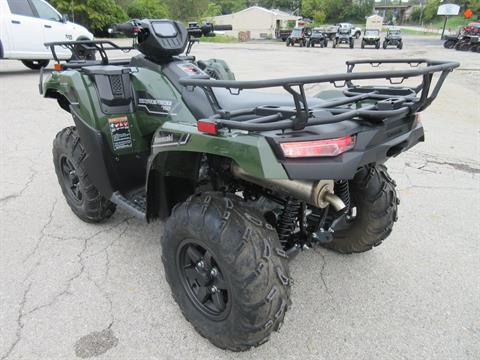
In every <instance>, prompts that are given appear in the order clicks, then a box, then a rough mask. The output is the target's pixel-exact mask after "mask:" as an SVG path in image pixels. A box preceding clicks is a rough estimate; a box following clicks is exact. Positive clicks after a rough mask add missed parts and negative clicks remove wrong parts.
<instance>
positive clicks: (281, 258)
mask: <svg viewBox="0 0 480 360" xmlns="http://www.w3.org/2000/svg"><path fill="white" fill-rule="evenodd" d="M162 260H163V264H164V267H165V275H166V278H167V281H168V283H169V284H170V288H171V290H172V294H173V297H174V299H175V301H176V302H177V303H178V305H179V306H180V309H181V310H182V313H183V315H184V316H185V318H186V319H187V320H188V321H189V322H190V323H191V324H192V325H193V326H194V327H195V329H196V330H197V331H198V332H199V333H200V334H201V335H202V336H204V337H205V338H207V339H208V340H210V341H211V342H212V343H213V344H214V345H215V346H217V347H219V348H222V349H228V350H232V351H244V350H248V349H249V348H251V347H253V346H258V345H260V344H263V343H264V342H266V341H267V340H268V339H269V337H270V334H271V333H272V332H273V331H274V330H278V329H279V328H280V325H281V324H282V322H283V319H284V316H285V311H286V310H287V308H288V306H289V305H290V299H289V297H290V286H289V285H290V278H289V272H288V264H287V259H286V255H285V252H284V251H283V249H282V246H281V244H280V241H279V240H278V236H277V233H276V231H275V230H274V229H273V227H271V226H270V225H269V224H268V223H266V222H265V221H264V220H263V217H262V215H261V214H259V213H258V214H257V213H256V212H255V211H253V210H251V209H247V208H245V207H243V206H242V205H241V203H240V202H239V201H238V200H237V199H236V198H235V197H233V196H230V197H223V196H221V195H219V194H215V193H206V194H200V195H194V196H192V197H190V198H189V199H188V200H187V201H186V202H184V203H182V204H178V205H177V206H175V208H174V210H173V213H172V216H171V217H170V218H169V219H168V221H167V223H166V224H165V232H164V236H163V239H162ZM212 274H214V275H212ZM213 287H214V288H213Z"/></svg>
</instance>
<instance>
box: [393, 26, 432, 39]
mask: <svg viewBox="0 0 480 360" xmlns="http://www.w3.org/2000/svg"><path fill="white" fill-rule="evenodd" d="M384 30H385V29H384ZM385 31H386V30H385ZM401 31H402V33H404V34H411V35H427V36H437V37H438V36H439V34H437V33H433V32H425V31H419V30H413V29H405V28H403V29H402V30H401Z"/></svg>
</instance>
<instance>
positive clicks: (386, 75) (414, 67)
mask: <svg viewBox="0 0 480 360" xmlns="http://www.w3.org/2000/svg"><path fill="white" fill-rule="evenodd" d="M361 64H362V65H363V64H367V65H368V64H370V65H371V66H372V67H375V68H377V67H380V66H381V65H382V64H408V65H409V66H410V68H409V69H406V70H392V71H371V72H354V71H353V70H354V68H355V66H356V65H361ZM346 65H347V72H346V73H343V74H331V75H318V76H303V77H292V78H284V79H272V80H260V81H231V80H206V79H200V78H195V77H189V78H181V79H180V80H179V81H180V83H181V84H182V85H184V86H187V87H191V88H193V87H199V88H201V89H203V91H204V92H205V93H206V94H207V97H208V99H209V101H210V104H211V105H212V107H213V108H214V110H215V112H216V114H215V115H213V116H212V117H210V119H209V120H210V121H212V122H213V123H215V124H216V125H217V127H218V128H226V129H239V130H246V131H271V130H286V129H294V130H301V129H303V128H305V127H306V126H312V125H321V124H331V123H337V122H341V121H344V120H368V121H373V122H380V121H383V120H385V119H387V118H395V119H397V118H400V117H405V116H408V115H411V114H414V113H416V112H419V111H422V110H424V109H425V108H427V107H428V106H429V105H430V104H431V103H432V101H433V100H434V99H435V97H436V96H437V95H438V92H439V91H440V88H441V87H442V85H443V82H444V80H445V78H446V77H447V75H448V73H450V72H451V71H452V70H453V69H455V68H457V67H458V66H460V64H459V63H457V62H445V61H431V60H427V59H410V60H403V59H402V60H355V61H347V62H346ZM435 74H437V75H438V78H434V75H435ZM416 77H418V78H420V79H421V82H420V83H419V84H418V85H417V86H414V87H407V86H398V85H400V84H402V83H403V82H404V80H406V79H409V78H416ZM373 79H386V80H388V81H389V82H390V85H392V86H360V85H355V84H354V83H353V81H355V80H373ZM319 83H332V84H333V85H334V86H335V87H336V88H345V89H344V91H343V95H344V96H343V97H339V98H338V99H333V100H329V101H325V102H324V103H322V104H320V105H315V106H312V107H309V105H308V100H307V99H308V98H307V96H306V94H305V85H307V84H319ZM395 85H396V86H395ZM274 87H282V88H283V89H284V90H285V91H287V92H288V93H290V94H291V95H292V97H293V102H294V104H295V108H293V107H279V106H271V105H269V104H265V105H263V106H257V107H255V108H249V109H241V110H232V111H229V110H228V109H222V108H221V107H220V105H219V103H218V101H217V99H216V97H215V93H214V91H213V88H225V89H228V90H229V91H230V92H231V93H232V94H239V93H240V91H242V90H246V89H262V88H274ZM431 89H432V90H431ZM430 90H431V91H430Z"/></svg>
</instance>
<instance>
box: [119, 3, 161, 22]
mask: <svg viewBox="0 0 480 360" xmlns="http://www.w3.org/2000/svg"><path fill="white" fill-rule="evenodd" d="M127 14H128V17H129V18H130V19H145V18H148V19H164V18H167V17H168V16H167V8H166V7H165V6H164V5H163V4H160V2H158V1H157V0H134V1H133V2H132V3H131V4H130V5H128V7H127Z"/></svg>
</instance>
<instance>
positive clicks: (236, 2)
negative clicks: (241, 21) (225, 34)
mask: <svg viewBox="0 0 480 360" xmlns="http://www.w3.org/2000/svg"><path fill="white" fill-rule="evenodd" d="M214 3H215V4H217V5H219V6H220V9H221V13H222V14H231V13H233V12H236V11H240V10H242V9H245V8H246V7H247V1H246V0H215V1H214Z"/></svg>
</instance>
